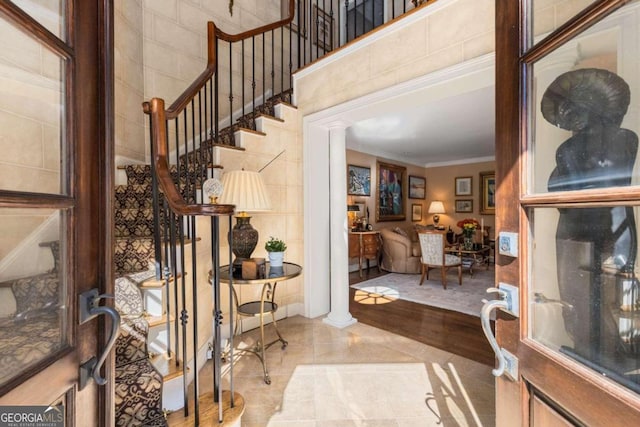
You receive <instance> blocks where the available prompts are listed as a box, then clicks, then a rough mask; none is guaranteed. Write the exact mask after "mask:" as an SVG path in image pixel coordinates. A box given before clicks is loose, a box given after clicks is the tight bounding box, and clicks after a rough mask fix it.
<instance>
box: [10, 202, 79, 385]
mask: <svg viewBox="0 0 640 427" xmlns="http://www.w3.org/2000/svg"><path fill="white" fill-rule="evenodd" d="M67 228H68V227H67V225H66V212H65V210H56V209H23V208H17V209H8V208H0V387H2V386H3V385H4V384H6V383H7V382H8V381H10V380H11V379H12V378H15V377H18V376H20V375H21V374H22V373H24V372H25V371H27V370H29V369H30V368H32V367H34V366H35V365H37V364H39V363H41V362H42V361H44V360H46V359H48V358H50V357H53V356H54V355H55V354H56V353H57V352H59V351H60V350H62V349H64V348H65V347H66V346H67V344H68V338H69V337H68V331H67V329H68V328H67V325H68V305H67V303H66V301H67V292H68V291H67V286H68V284H67V282H66V279H65V278H66V277H67V275H66V273H67V272H66V266H67V264H68V262H67V256H66V253H67V250H66V248H67V242H66V235H65V232H64V230H66V229H67Z"/></svg>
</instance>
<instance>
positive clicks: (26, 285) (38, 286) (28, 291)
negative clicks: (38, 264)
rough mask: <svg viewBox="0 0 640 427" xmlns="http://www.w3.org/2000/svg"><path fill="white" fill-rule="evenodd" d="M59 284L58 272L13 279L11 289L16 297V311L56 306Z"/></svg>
mask: <svg viewBox="0 0 640 427" xmlns="http://www.w3.org/2000/svg"><path fill="white" fill-rule="evenodd" d="M59 285H60V278H59V277H58V273H44V274H38V275H37V276H31V277H24V278H22V279H16V280H14V281H13V283H12V284H11V289H12V290H13V295H14V296H15V298H16V312H17V313H18V314H20V313H23V312H25V311H28V310H37V309H40V308H45V307H52V308H54V307H56V306H57V305H58V303H59V300H60V291H59V288H60V286H59Z"/></svg>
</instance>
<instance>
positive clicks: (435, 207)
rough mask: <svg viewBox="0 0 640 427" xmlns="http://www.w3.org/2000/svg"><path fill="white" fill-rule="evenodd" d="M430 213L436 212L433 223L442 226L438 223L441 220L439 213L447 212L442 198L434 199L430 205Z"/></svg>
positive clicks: (437, 226)
mask: <svg viewBox="0 0 640 427" xmlns="http://www.w3.org/2000/svg"><path fill="white" fill-rule="evenodd" d="M429 213H430V214H435V215H433V223H434V224H435V226H436V228H440V226H439V225H438V223H439V222H440V215H439V214H443V213H446V212H445V210H444V203H442V202H441V201H440V200H434V201H433V202H431V204H430V205H429Z"/></svg>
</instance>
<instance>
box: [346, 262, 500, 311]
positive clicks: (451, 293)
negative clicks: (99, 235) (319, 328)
mask: <svg viewBox="0 0 640 427" xmlns="http://www.w3.org/2000/svg"><path fill="white" fill-rule="evenodd" d="M429 277H430V280H426V279H425V281H424V283H423V284H422V286H419V285H418V284H419V283H420V275H419V274H402V273H390V274H385V275H384V276H380V277H376V278H375V279H371V280H367V281H364V282H360V283H356V284H354V285H352V286H351V287H352V288H355V289H358V290H359V291H358V292H356V296H355V300H356V301H357V302H361V303H363V304H383V303H385V302H391V301H394V300H396V299H402V300H406V301H413V302H416V303H418V304H424V305H428V306H432V307H439V308H444V309H446V310H451V311H458V312H460V313H465V314H470V315H472V316H477V317H480V309H481V308H482V305H483V302H482V300H483V299H487V300H491V299H495V298H496V297H497V294H495V293H487V288H490V287H493V286H495V285H494V269H493V267H490V268H489V269H488V270H485V269H484V268H480V269H474V271H473V276H470V275H469V272H468V270H466V269H465V270H463V273H462V286H459V285H458V275H457V272H456V271H455V270H450V271H449V274H448V275H447V289H444V288H443V287H442V282H441V281H440V272H438V271H436V270H432V271H431V272H430V273H429Z"/></svg>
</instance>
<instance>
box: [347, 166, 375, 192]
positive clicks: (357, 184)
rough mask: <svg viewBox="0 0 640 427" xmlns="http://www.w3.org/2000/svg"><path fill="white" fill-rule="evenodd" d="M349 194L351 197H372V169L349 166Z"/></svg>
mask: <svg viewBox="0 0 640 427" xmlns="http://www.w3.org/2000/svg"><path fill="white" fill-rule="evenodd" d="M347 194H348V195H349V196H370V195H371V169H370V168H367V167H364V166H355V165H347Z"/></svg>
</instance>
